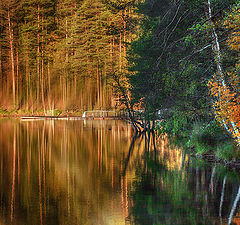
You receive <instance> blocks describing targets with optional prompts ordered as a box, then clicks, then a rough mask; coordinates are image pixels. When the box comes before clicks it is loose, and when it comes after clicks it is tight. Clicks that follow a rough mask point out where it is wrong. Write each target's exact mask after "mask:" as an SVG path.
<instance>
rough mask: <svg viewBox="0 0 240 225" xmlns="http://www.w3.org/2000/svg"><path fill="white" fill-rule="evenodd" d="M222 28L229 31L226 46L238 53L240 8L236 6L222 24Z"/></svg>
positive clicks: (239, 45)
mask: <svg viewBox="0 0 240 225" xmlns="http://www.w3.org/2000/svg"><path fill="white" fill-rule="evenodd" d="M223 26H224V28H225V29H226V30H228V31H229V33H230V35H229V36H228V39H227V45H228V46H229V48H230V49H232V50H235V51H239V49H240V30H239V28H240V6H239V5H237V6H236V7H235V8H233V9H232V12H231V13H230V14H229V15H228V16H227V18H226V19H225V20H224V22H223Z"/></svg>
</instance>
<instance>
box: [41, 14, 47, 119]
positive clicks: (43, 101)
mask: <svg viewBox="0 0 240 225" xmlns="http://www.w3.org/2000/svg"><path fill="white" fill-rule="evenodd" d="M43 49H44V43H43V17H42V85H41V87H42V104H43V110H44V115H46V108H45V99H44V50H43Z"/></svg>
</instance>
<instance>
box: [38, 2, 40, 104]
mask: <svg viewBox="0 0 240 225" xmlns="http://www.w3.org/2000/svg"><path fill="white" fill-rule="evenodd" d="M37 27H38V32H37V104H38V103H39V92H40V91H39V86H40V35H39V32H40V5H39V4H38V8H37Z"/></svg>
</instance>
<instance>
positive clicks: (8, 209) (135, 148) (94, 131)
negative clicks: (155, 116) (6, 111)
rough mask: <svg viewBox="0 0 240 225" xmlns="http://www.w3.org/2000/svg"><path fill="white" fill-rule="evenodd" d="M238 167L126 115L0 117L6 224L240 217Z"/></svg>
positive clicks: (236, 220) (0, 184)
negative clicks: (141, 130) (191, 150)
mask: <svg viewBox="0 0 240 225" xmlns="http://www.w3.org/2000/svg"><path fill="white" fill-rule="evenodd" d="M239 198H240V173H239V172H238V171H236V170H233V169H232V170H229V169H227V168H225V167H223V166H220V165H215V164H208V163H206V162H204V161H201V160H199V159H194V158H191V157H189V155H188V154H186V153H185V151H183V150H182V149H180V148H178V147H175V146H173V145H171V144H170V143H169V141H168V139H167V137H166V136H165V137H163V136H162V137H158V138H156V143H155V144H154V141H153V137H152V136H151V135H150V136H148V134H146V135H141V136H140V137H136V136H134V130H133V129H132V127H131V125H130V124H128V123H126V122H124V121H121V120H80V121H64V120H63V121H57V120H37V121H21V120H20V119H0V224H1V225H2V224H16V225H28V224H29V225H30V224H31V225H38V224H49V225H50V224H51V225H52V224H71V225H72V224H79V225H82V224H89V225H90V224H94V225H98V224H99V225H105V224H106V225H108V224H109V225H115V224H116V225H118V224H120V225H121V224H146V225H151V224H169V225H175V224H183V225H187V224H191V225H192V224H240V209H239Z"/></svg>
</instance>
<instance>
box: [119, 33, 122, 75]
mask: <svg viewBox="0 0 240 225" xmlns="http://www.w3.org/2000/svg"><path fill="white" fill-rule="evenodd" d="M121 71H122V33H120V37H119V72H121Z"/></svg>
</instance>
